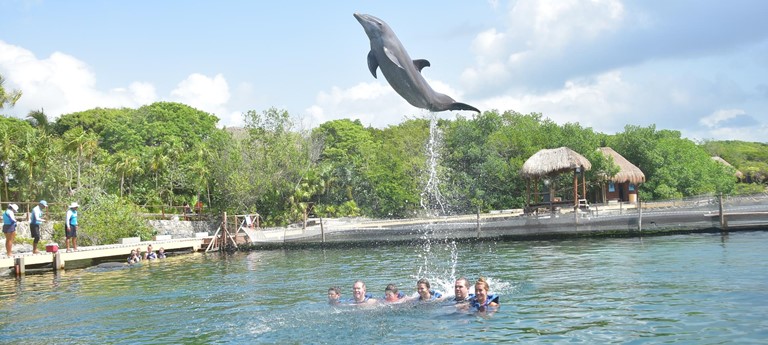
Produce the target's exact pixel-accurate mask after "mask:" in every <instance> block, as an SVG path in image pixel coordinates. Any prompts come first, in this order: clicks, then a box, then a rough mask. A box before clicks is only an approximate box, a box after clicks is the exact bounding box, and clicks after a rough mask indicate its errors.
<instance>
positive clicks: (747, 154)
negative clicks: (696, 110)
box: [702, 141, 768, 184]
mask: <svg viewBox="0 0 768 345" xmlns="http://www.w3.org/2000/svg"><path fill="white" fill-rule="evenodd" d="M702 146H703V147H704V149H705V150H707V152H708V153H709V154H710V155H712V156H719V157H721V158H723V159H724V160H725V161H727V162H728V163H730V164H732V165H733V166H734V167H735V168H736V169H737V170H738V171H740V172H741V173H742V174H743V177H742V179H743V180H744V181H745V182H747V183H762V184H766V183H768V144H766V143H751V142H744V141H707V142H704V143H703V144H702Z"/></svg>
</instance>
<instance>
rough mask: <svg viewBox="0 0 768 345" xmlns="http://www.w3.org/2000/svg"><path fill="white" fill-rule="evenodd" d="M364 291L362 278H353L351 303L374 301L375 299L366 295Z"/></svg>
mask: <svg viewBox="0 0 768 345" xmlns="http://www.w3.org/2000/svg"><path fill="white" fill-rule="evenodd" d="M365 291H366V290H365V283H363V281H362V280H355V283H354V284H352V300H351V302H352V304H371V303H375V302H376V299H375V298H372V297H370V296H368V295H367V294H366V292H365Z"/></svg>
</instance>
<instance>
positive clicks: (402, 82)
mask: <svg viewBox="0 0 768 345" xmlns="http://www.w3.org/2000/svg"><path fill="white" fill-rule="evenodd" d="M354 16H355V18H356V19H357V21H358V22H360V25H362V26H363V29H365V33H366V34H367V35H368V38H369V39H370V41H371V51H370V52H368V69H369V70H371V74H373V77H374V78H378V77H377V76H376V69H377V68H379V69H381V73H382V74H384V77H385V78H386V79H387V82H389V85H391V86H392V88H393V89H395V92H397V93H398V94H399V95H400V96H402V97H403V98H404V99H405V100H406V101H408V103H410V104H411V105H412V106H414V107H417V108H422V109H427V110H429V111H433V112H438V111H445V110H471V111H476V112H478V113H479V112H480V110H477V108H475V107H473V106H471V105H469V104H465V103H459V102H456V101H455V100H453V98H451V97H450V96H448V95H444V94H442V93H438V92H435V90H432V87H431V86H429V84H427V81H426V80H425V79H424V76H422V75H421V70H422V69H423V68H424V67H427V66H430V63H429V61H427V60H424V59H419V60H411V57H410V56H408V52H407V51H405V47H403V44H402V43H400V40H399V39H397V36H395V32H394V31H392V29H391V28H390V27H389V25H387V23H385V22H384V21H382V20H381V19H379V18H376V17H374V16H372V15H368V14H360V13H355V14H354Z"/></svg>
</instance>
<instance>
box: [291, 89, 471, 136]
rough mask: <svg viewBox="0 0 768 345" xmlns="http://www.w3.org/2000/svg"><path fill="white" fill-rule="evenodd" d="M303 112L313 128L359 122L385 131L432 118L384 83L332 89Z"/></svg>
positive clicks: (457, 94) (458, 94) (456, 93)
mask: <svg viewBox="0 0 768 345" xmlns="http://www.w3.org/2000/svg"><path fill="white" fill-rule="evenodd" d="M427 82H428V83H429V85H430V86H432V88H433V89H434V90H435V91H437V92H440V93H445V94H447V95H449V96H451V97H452V98H454V99H456V100H457V101H458V102H465V103H469V104H472V103H471V102H469V101H466V100H463V99H462V95H463V94H462V92H460V91H459V90H457V89H454V88H453V87H451V86H450V85H448V84H446V83H444V82H442V81H438V80H427ZM304 111H305V112H306V113H307V115H308V116H309V119H307V120H305V125H312V126H317V125H319V124H322V123H323V122H326V121H330V120H336V119H352V120H356V119H357V120H360V122H361V123H362V124H363V125H365V126H369V125H370V126H373V127H377V128H383V127H386V126H389V125H396V124H398V123H400V122H402V121H404V120H405V119H407V118H413V117H414V116H417V117H428V116H430V112H429V111H428V110H424V109H419V108H416V107H414V106H412V105H410V104H409V103H408V102H407V101H405V100H404V99H403V98H402V97H400V95H398V94H397V93H396V92H395V91H394V90H393V89H392V87H391V86H389V84H387V83H385V82H370V83H359V84H357V85H354V86H352V87H349V88H346V89H342V88H339V87H333V88H332V89H331V90H330V91H321V92H319V93H318V94H317V97H316V99H315V104H314V105H312V106H310V107H309V108H307V109H305V110H304ZM462 113H463V112H462ZM456 114H459V113H458V112H448V111H445V112H441V113H439V114H438V115H439V116H440V117H442V118H453V117H454V116H455V115H456Z"/></svg>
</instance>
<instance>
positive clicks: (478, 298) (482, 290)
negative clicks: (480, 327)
mask: <svg viewBox="0 0 768 345" xmlns="http://www.w3.org/2000/svg"><path fill="white" fill-rule="evenodd" d="M489 290H490V286H489V285H488V282H487V281H486V280H485V278H483V277H480V278H479V279H478V280H477V282H475V293H474V294H470V293H469V280H467V278H464V277H461V278H459V279H456V282H455V283H454V298H453V300H450V301H451V302H454V303H455V304H456V307H457V308H461V309H467V310H468V309H470V308H472V309H473V310H476V311H486V310H493V309H495V308H498V307H499V296H497V295H491V294H489V293H488V291H489ZM416 292H417V294H415V295H413V296H406V295H405V294H403V293H402V292H399V291H398V290H397V286H395V284H389V285H387V287H386V288H385V289H384V297H383V298H381V299H377V298H374V297H373V295H372V294H370V293H368V292H367V291H366V288H365V283H364V282H363V281H362V280H356V281H355V282H354V284H352V298H350V299H348V300H346V301H343V300H342V299H341V289H339V288H338V287H335V286H334V287H331V288H329V289H328V303H329V304H331V305H367V304H375V303H404V302H412V303H426V302H436V301H443V300H445V297H443V294H441V293H440V292H438V291H435V290H432V289H431V287H430V284H429V281H428V280H427V279H423V278H422V279H419V281H418V282H416Z"/></svg>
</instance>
